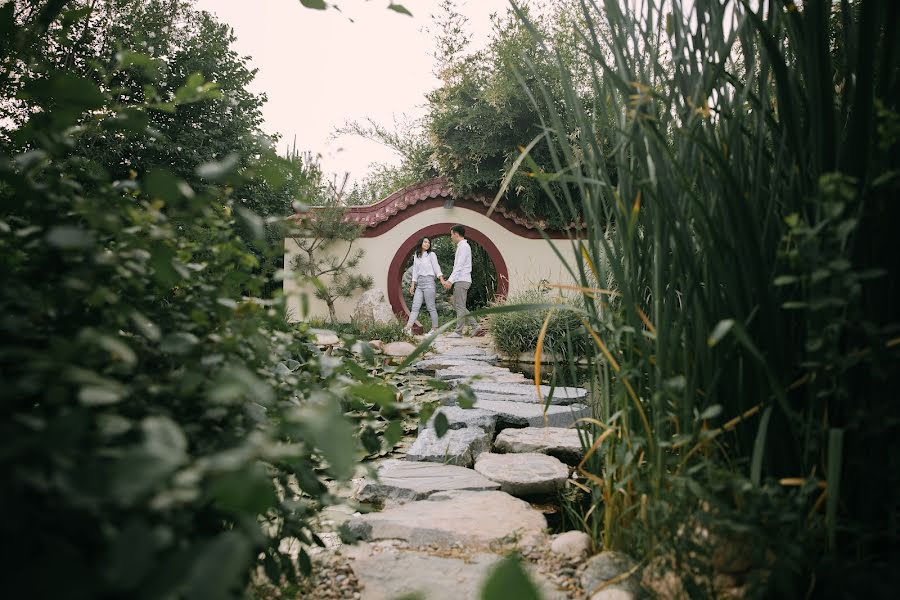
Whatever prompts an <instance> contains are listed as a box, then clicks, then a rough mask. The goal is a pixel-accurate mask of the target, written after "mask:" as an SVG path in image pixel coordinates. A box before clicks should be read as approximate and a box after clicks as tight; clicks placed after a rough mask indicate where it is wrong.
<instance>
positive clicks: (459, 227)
mask: <svg viewBox="0 0 900 600" xmlns="http://www.w3.org/2000/svg"><path fill="white" fill-rule="evenodd" d="M450 231H455V232H456V233H458V234H459V237H466V228H465V226H463V225H454V226H453V227H451V228H450Z"/></svg>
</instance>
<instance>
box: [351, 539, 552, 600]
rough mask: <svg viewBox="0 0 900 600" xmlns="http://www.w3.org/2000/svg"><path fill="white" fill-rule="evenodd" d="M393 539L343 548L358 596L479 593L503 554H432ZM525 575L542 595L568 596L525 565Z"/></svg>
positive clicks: (451, 599)
mask: <svg viewBox="0 0 900 600" xmlns="http://www.w3.org/2000/svg"><path fill="white" fill-rule="evenodd" d="M398 546H399V544H397V543H392V542H380V543H368V544H358V545H356V546H351V547H348V548H347V551H346V555H347V557H348V559H349V562H350V568H351V569H353V574H354V575H356V579H357V581H359V584H360V587H361V588H362V590H361V596H360V599H361V600H396V599H397V598H407V597H413V596H415V597H418V598H424V599H427V600H459V599H461V598H480V597H481V588H482V587H483V586H484V583H485V581H486V580H487V578H488V577H489V576H490V574H491V571H492V570H493V568H494V567H495V566H496V565H497V563H499V562H500V561H501V560H502V559H503V557H502V556H500V555H497V554H489V553H486V552H474V553H466V555H465V556H464V557H460V558H457V557H453V556H433V555H431V554H427V553H425V552H422V551H418V550H414V549H411V548H402V547H398ZM529 571H530V572H529V576H530V577H531V580H532V581H533V582H534V583H535V585H536V586H537V587H538V588H539V589H540V591H541V597H542V598H544V599H545V600H562V599H564V598H567V597H568V596H567V595H566V594H565V593H564V592H562V591H560V590H559V589H557V588H556V586H554V585H553V584H552V583H551V582H550V581H549V580H548V579H547V578H546V577H544V576H542V575H541V574H540V573H537V572H535V571H534V569H529Z"/></svg>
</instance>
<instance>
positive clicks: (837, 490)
mask: <svg viewBox="0 0 900 600" xmlns="http://www.w3.org/2000/svg"><path fill="white" fill-rule="evenodd" d="M843 463H844V430H843V429H841V428H838V427H832V428H831V429H829V430H828V463H827V465H826V468H827V477H828V497H827V499H826V501H825V525H826V527H827V529H828V544H829V545H830V546H831V547H832V548H834V547H835V544H836V540H837V513H838V505H839V504H840V499H841V471H842V470H843Z"/></svg>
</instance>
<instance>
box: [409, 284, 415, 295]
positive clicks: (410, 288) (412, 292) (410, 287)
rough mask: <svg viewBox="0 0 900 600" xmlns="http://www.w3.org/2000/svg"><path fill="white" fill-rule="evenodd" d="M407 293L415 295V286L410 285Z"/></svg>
mask: <svg viewBox="0 0 900 600" xmlns="http://www.w3.org/2000/svg"><path fill="white" fill-rule="evenodd" d="M409 293H410V294H415V293H416V284H412V285H410V286H409Z"/></svg>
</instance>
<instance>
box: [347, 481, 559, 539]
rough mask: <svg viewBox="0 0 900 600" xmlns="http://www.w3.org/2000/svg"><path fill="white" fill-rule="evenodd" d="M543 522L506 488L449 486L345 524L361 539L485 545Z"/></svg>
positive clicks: (527, 532)
mask: <svg viewBox="0 0 900 600" xmlns="http://www.w3.org/2000/svg"><path fill="white" fill-rule="evenodd" d="M546 528H547V520H546V519H545V518H544V515H543V514H541V513H540V512H539V511H537V510H535V509H534V508H532V507H531V505H530V504H528V503H527V502H525V501H524V500H519V499H518V498H514V497H513V496H510V495H509V494H507V493H505V492H493V491H488V492H470V491H462V490H457V491H449V492H438V493H435V494H432V495H431V496H429V497H428V499H427V500H418V501H415V502H410V503H408V504H402V505H400V506H396V507H392V508H388V509H385V510H383V511H381V512H374V513H368V514H365V515H358V516H354V517H351V518H350V519H349V520H348V521H347V529H348V530H349V532H350V533H351V534H353V535H355V536H356V537H357V538H359V539H362V540H367V541H371V540H386V539H398V540H404V541H406V542H409V543H410V544H413V545H416V546H426V545H437V546H442V547H447V546H450V545H453V544H459V545H463V546H472V547H476V548H486V547H488V546H489V545H491V544H492V543H497V542H500V541H502V540H504V539H506V538H510V537H512V536H517V535H519V536H532V535H538V534H540V533H541V532H542V531H543V530H544V529H546Z"/></svg>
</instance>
